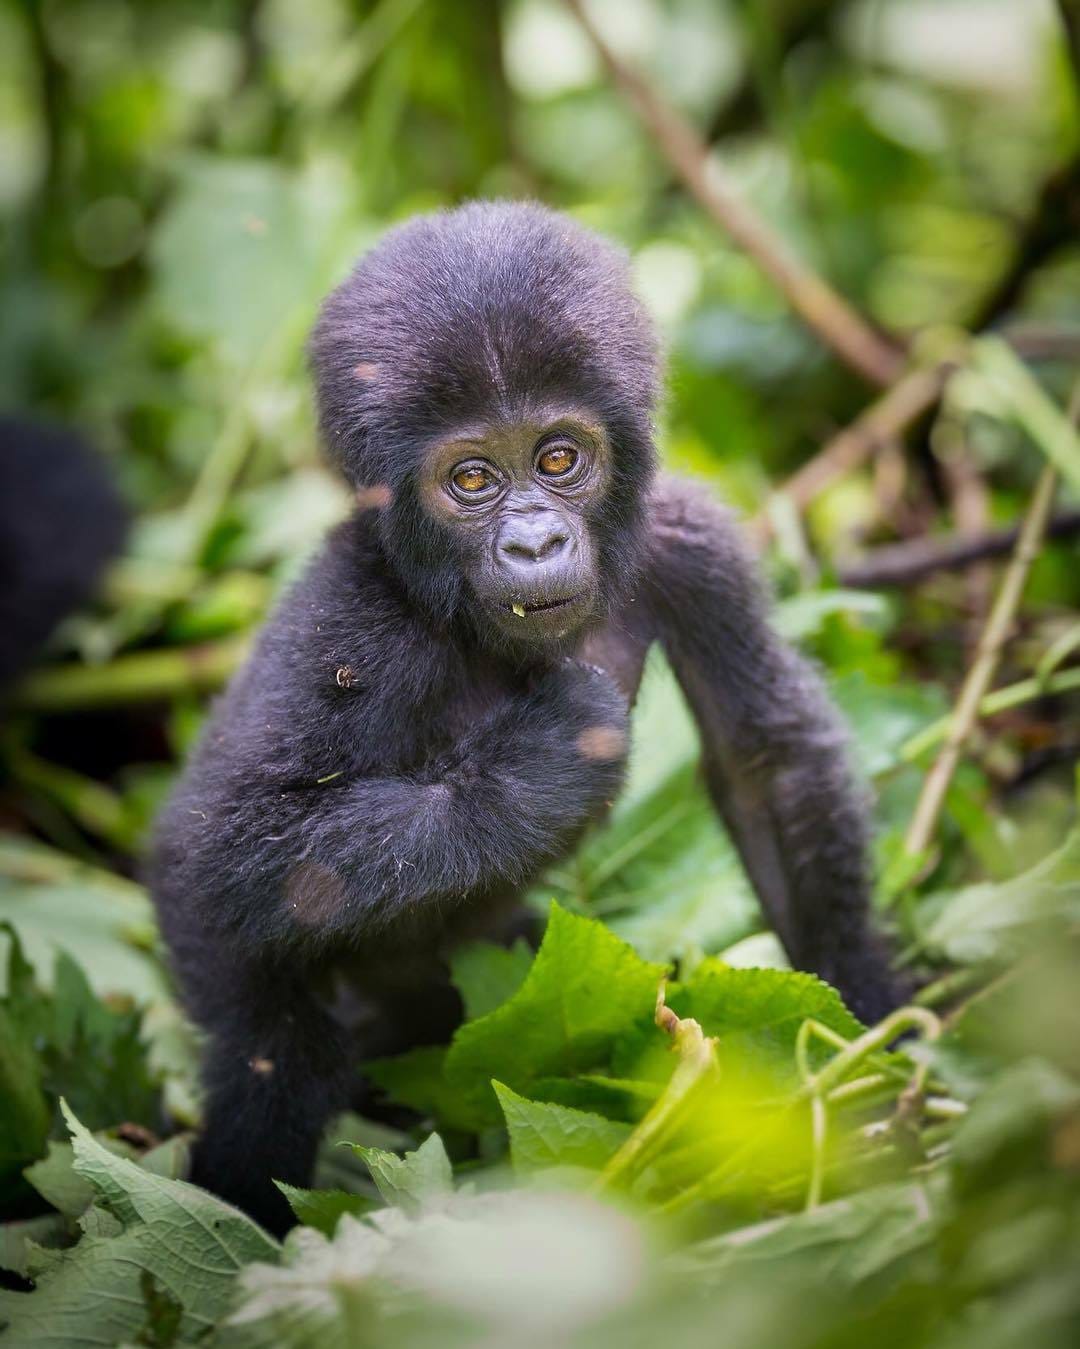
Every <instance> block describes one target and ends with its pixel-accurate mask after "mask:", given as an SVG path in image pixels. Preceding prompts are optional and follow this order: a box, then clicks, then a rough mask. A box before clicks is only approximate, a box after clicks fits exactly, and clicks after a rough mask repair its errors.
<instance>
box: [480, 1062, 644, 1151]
mask: <svg viewBox="0 0 1080 1349" xmlns="http://www.w3.org/2000/svg"><path fill="white" fill-rule="evenodd" d="M492 1086H493V1087H494V1088H495V1095H496V1096H497V1097H498V1098H499V1105H500V1106H501V1107H502V1112H503V1116H504V1118H505V1120H506V1132H507V1134H508V1135H509V1139H510V1156H511V1159H512V1160H513V1163H514V1169H515V1170H517V1171H520V1172H529V1171H542V1170H544V1169H545V1168H546V1167H551V1166H584V1167H590V1168H593V1169H597V1168H599V1167H601V1166H603V1164H604V1163H605V1162H606V1161H607V1160H608V1159H609V1158H610V1157H611V1155H612V1153H614V1152H615V1151H616V1150H617V1149H618V1148H619V1147H620V1146H621V1145H622V1144H623V1143H625V1142H626V1139H627V1137H628V1136H629V1134H630V1127H629V1125H626V1124H619V1123H617V1122H615V1121H613V1120H608V1119H604V1117H603V1116H602V1115H593V1114H590V1113H589V1112H588V1111H585V1110H573V1109H571V1108H568V1107H567V1106H564V1105H552V1104H549V1103H546V1102H542V1101H527V1100H526V1099H525V1097H524V1096H519V1095H518V1094H517V1092H515V1091H511V1090H510V1088H509V1087H504V1086H503V1084H502V1083H501V1082H493V1083H492Z"/></svg>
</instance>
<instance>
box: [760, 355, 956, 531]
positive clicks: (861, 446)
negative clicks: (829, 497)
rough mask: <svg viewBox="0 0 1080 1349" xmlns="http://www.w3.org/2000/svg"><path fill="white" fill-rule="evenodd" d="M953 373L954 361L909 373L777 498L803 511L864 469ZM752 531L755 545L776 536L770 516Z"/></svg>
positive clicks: (780, 489) (782, 488) (925, 407)
mask: <svg viewBox="0 0 1080 1349" xmlns="http://www.w3.org/2000/svg"><path fill="white" fill-rule="evenodd" d="M954 369H955V365H954V363H952V362H942V363H941V364H940V365H937V366H931V367H927V368H923V367H920V368H918V369H916V370H909V371H908V373H907V374H906V375H903V376H902V377H901V378H900V379H898V380H897V381H896V383H895V384H894V385H893V386H892V387H891V388H889V389H886V391H885V392H884V393H883V394H882V395H881V397H880V398H878V399H876V400H875V402H873V403H871V404H870V406H869V407H868V408H866V409H865V411H863V412H861V413H860V414H859V415H858V417H856V418H855V420H854V421H853V422H852V423H851V424H850V426H846V427H845V428H844V430H842V431H840V432H839V433H838V434H837V435H835V436H833V438H832V439H831V440H830V441H828V442H827V444H826V445H825V446H824V447H823V448H822V449H821V450H820V451H819V452H818V453H817V454H815V455H814V457H813V458H812V459H809V460H807V462H806V463H805V464H803V466H802V467H801V468H800V469H798V470H797V471H796V472H795V473H793V474H792V476H791V477H790V478H788V480H787V481H786V482H784V483H782V484H781V485H780V486H779V487H778V488H777V489H776V492H775V493H774V496H779V495H783V496H786V497H788V498H789V499H790V500H791V501H792V502H793V503H794V504H795V505H796V506H797V507H798V508H799V509H800V510H804V509H805V508H806V507H807V506H808V505H809V504H810V502H811V501H813V500H814V498H815V497H816V496H817V495H818V494H819V493H820V492H823V491H824V490H825V488H826V487H827V486H828V485H829V484H830V483H832V482H835V481H836V479H837V478H840V477H843V476H844V474H846V473H851V472H852V471H853V470H854V469H856V468H859V467H860V466H861V465H862V464H864V463H865V462H866V460H867V459H869V458H870V456H871V455H872V454H873V453H874V451H875V450H877V449H878V448H879V447H880V446H881V445H884V444H886V443H887V442H888V441H889V440H891V439H892V438H893V437H894V436H898V435H900V434H901V433H902V432H903V431H904V429H905V428H906V427H907V426H908V425H910V423H911V422H913V421H914V420H915V418H916V417H918V416H919V415H920V414H921V413H923V412H926V411H928V410H929V409H930V408H932V407H933V406H934V405H935V404H936V403H937V401H938V399H939V398H940V397H941V393H942V390H943V389H944V387H945V383H946V381H947V379H948V377H949V375H950V374H951V373H952V371H953V370H954ZM748 529H749V532H750V534H751V536H752V537H753V538H754V539H755V541H756V542H758V543H760V544H764V543H765V542H766V541H767V540H768V538H769V536H770V534H771V533H772V526H771V524H770V521H769V518H768V514H767V513H765V512H763V513H762V514H760V515H757V516H755V518H754V519H753V520H752V521H750V523H749V525H748Z"/></svg>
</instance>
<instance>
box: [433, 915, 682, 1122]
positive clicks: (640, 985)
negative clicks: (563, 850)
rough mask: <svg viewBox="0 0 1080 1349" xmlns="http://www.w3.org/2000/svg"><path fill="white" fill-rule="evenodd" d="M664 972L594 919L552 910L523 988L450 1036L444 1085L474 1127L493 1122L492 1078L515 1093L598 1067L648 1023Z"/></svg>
mask: <svg viewBox="0 0 1080 1349" xmlns="http://www.w3.org/2000/svg"><path fill="white" fill-rule="evenodd" d="M663 973H664V967H663V966H662V965H655V964H650V963H649V962H647V961H644V960H642V959H641V957H640V956H638V955H637V954H636V952H635V951H634V950H633V949H632V948H631V947H629V946H627V945H626V943H625V942H622V941H620V940H619V939H618V938H617V937H616V936H614V935H613V934H612V933H611V932H609V931H608V930H607V929H606V928H605V927H604V926H603V925H602V924H601V923H598V922H597V921H596V920H595V919H592V918H582V917H579V916H577V915H575V914H571V913H567V911H566V910H565V909H561V908H560V907H559V906H558V905H557V904H552V906H551V917H550V919H549V921H548V926H547V931H546V932H545V934H544V940H543V944H542V945H541V947H540V950H539V952H538V953H537V956H536V959H535V960H534V961H533V964H532V967H531V968H530V970H529V973H528V975H527V976H526V978H525V982H524V983H523V984H522V985H521V987H520V988H519V989H518V991H517V992H516V993H515V994H514V995H513V997H512V998H510V999H509V1001H507V1002H505V1003H503V1004H502V1006H501V1007H498V1008H496V1010H495V1011H494V1012H490V1013H489V1014H488V1015H487V1016H484V1017H480V1018H479V1019H478V1020H476V1021H470V1022H467V1023H466V1024H465V1025H464V1026H462V1027H461V1028H460V1029H459V1030H458V1032H457V1034H456V1035H455V1036H454V1040H453V1043H452V1044H451V1046H450V1051H449V1053H448V1054H447V1057H446V1077H447V1080H448V1081H449V1082H450V1083H451V1084H452V1085H454V1086H457V1087H458V1088H460V1089H461V1091H462V1092H463V1094H464V1095H465V1097H466V1098H467V1100H468V1102H469V1104H470V1106H471V1108H472V1110H473V1112H474V1114H475V1116H476V1118H477V1119H478V1120H479V1121H481V1122H498V1120H499V1118H500V1115H499V1112H498V1106H497V1102H496V1101H495V1097H494V1094H493V1093H492V1090H491V1085H490V1084H491V1079H492V1078H498V1079H499V1081H500V1082H505V1083H506V1084H507V1085H508V1086H510V1087H512V1088H513V1089H514V1090H515V1091H523V1090H526V1089H527V1087H528V1084H529V1082H531V1081H532V1080H533V1079H535V1078H537V1077H547V1076H563V1075H566V1074H572V1073H575V1072H580V1071H583V1070H587V1069H589V1068H596V1067H601V1066H604V1065H605V1064H606V1060H607V1058H608V1055H609V1054H610V1051H611V1047H612V1045H613V1043H614V1040H615V1037H616V1036H617V1035H619V1034H620V1032H623V1031H625V1030H627V1029H628V1027H630V1026H631V1025H633V1024H634V1023H635V1022H636V1021H638V1020H640V1019H641V1018H642V1017H651V1015H652V1011H653V1007H654V1005H655V1000H656V988H657V985H658V983H659V981H660V978H661V976H662V975H663Z"/></svg>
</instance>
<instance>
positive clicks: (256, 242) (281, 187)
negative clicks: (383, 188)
mask: <svg viewBox="0 0 1080 1349" xmlns="http://www.w3.org/2000/svg"><path fill="white" fill-rule="evenodd" d="M179 176H180V183H179V187H178V190H177V191H176V192H175V193H174V195H173V196H172V197H171V199H170V200H169V202H168V205H167V209H166V210H165V212H164V213H163V215H162V217H161V219H160V221H159V223H158V226H157V229H156V232H155V235H154V239H153V242H152V248H151V258H152V262H153V266H154V291H155V298H156V300H157V303H158V306H159V308H160V310H161V312H162V314H164V315H165V316H166V317H167V318H168V321H169V322H170V323H171V324H172V325H174V326H175V327H176V328H178V329H180V330H181V331H183V332H185V333H187V334H189V335H191V336H195V337H201V338H204V339H205V338H210V339H212V340H213V341H214V342H215V343H216V345H217V348H218V350H219V351H220V352H221V353H222V354H223V355H225V356H226V357H227V358H228V359H229V361H230V362H231V363H233V364H235V365H239V366H241V367H246V366H249V365H250V363H251V362H252V361H253V360H255V358H256V357H258V356H259V355H260V354H261V353H262V352H263V351H264V349H265V347H266V344H267V342H268V341H271V342H279V343H280V342H281V341H282V339H283V338H284V339H286V340H287V341H291V342H298V341H299V338H300V334H301V333H302V330H303V326H304V323H305V321H306V320H307V319H308V316H309V315H310V313H311V312H313V311H314V307H315V304H316V303H317V301H318V298H319V295H320V293H321V292H322V291H323V290H324V289H325V286H326V284H327V282H328V280H329V273H330V271H331V270H332V269H333V267H334V266H335V265H336V263H337V256H338V254H339V253H340V250H341V246H342V242H343V241H342V240H341V238H340V237H339V236H338V234H337V225H338V220H339V218H337V219H336V218H335V217H336V215H337V208H336V206H335V207H334V208H333V210H332V211H331V212H330V213H329V214H327V212H326V205H324V204H321V203H320V202H319V200H318V197H317V192H316V188H315V184H314V182H313V180H312V179H310V178H305V177H304V176H303V175H302V174H299V173H297V172H294V171H292V170H290V169H288V168H286V167H284V166H283V165H281V164H277V163H273V162H271V161H269V160H242V159H235V158H230V159H228V160H227V161H223V162H221V163H218V162H215V161H214V160H212V159H210V158H208V157H198V158H196V157H192V158H190V159H189V160H188V162H187V163H186V164H185V165H184V167H183V169H182V171H181V173H180V175H179ZM317 214H321V218H314V217H316V216H317ZM233 396H234V397H235V396H236V393H235V391H234V394H233Z"/></svg>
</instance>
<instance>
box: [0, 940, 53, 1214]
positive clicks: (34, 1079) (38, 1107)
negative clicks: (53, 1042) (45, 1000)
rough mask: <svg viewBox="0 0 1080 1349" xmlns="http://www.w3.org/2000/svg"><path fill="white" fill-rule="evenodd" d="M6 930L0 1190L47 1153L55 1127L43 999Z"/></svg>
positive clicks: (0, 1010) (0, 1030)
mask: <svg viewBox="0 0 1080 1349" xmlns="http://www.w3.org/2000/svg"><path fill="white" fill-rule="evenodd" d="M2 927H3V930H4V931H5V932H6V933H7V938H8V942H9V947H8V958H7V976H6V988H7V995H6V997H5V998H4V1001H3V1002H0V1101H2V1102H3V1108H2V1110H0V1187H3V1186H6V1184H7V1183H8V1182H9V1181H11V1180H12V1179H13V1178H17V1176H18V1174H19V1172H20V1171H21V1170H22V1168H23V1167H24V1166H25V1165H26V1163H27V1162H28V1161H32V1160H33V1159H34V1158H35V1157H40V1156H41V1155H42V1153H43V1152H44V1151H45V1140H46V1138H47V1137H48V1133H49V1124H50V1110H49V1105H48V1101H47V1100H46V1097H45V1093H44V1091H43V1089H42V1087H43V1083H42V1072H41V1064H40V1060H39V1058H38V1054H37V1048H38V1045H37V1041H38V1038H39V1037H38V1030H39V1026H40V1021H41V1007H40V1000H39V997H38V994H37V991H36V989H35V988H34V984H33V976H32V973H31V970H30V966H29V964H28V963H27V961H26V959H25V957H24V956H23V952H22V946H21V945H20V943H19V939H18V937H17V936H16V935H15V932H14V929H12V928H11V926H10V925H9V924H6V923H5V924H3V925H2ZM16 1183H17V1184H18V1183H20V1182H16ZM0 1193H2V1189H0Z"/></svg>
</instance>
